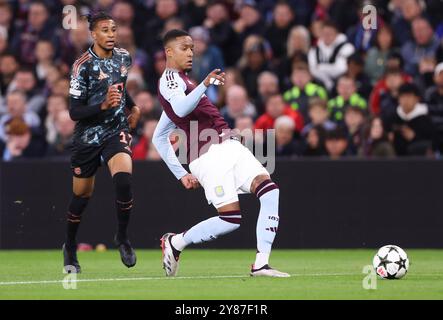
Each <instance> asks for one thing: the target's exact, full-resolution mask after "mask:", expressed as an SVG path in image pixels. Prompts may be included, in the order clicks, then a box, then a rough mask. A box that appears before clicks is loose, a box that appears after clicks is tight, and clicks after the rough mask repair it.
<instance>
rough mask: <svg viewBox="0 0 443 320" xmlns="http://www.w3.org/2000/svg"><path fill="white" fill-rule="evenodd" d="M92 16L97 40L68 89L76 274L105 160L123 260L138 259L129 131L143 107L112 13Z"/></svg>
mask: <svg viewBox="0 0 443 320" xmlns="http://www.w3.org/2000/svg"><path fill="white" fill-rule="evenodd" d="M88 21H89V28H90V31H91V35H92V38H93V40H94V43H93V45H92V46H91V47H90V48H89V49H88V51H86V52H85V53H84V54H83V55H81V56H80V57H79V58H78V59H77V60H76V61H75V63H74V64H73V66H72V70H71V85H70V90H69V95H70V106H69V112H70V115H71V118H72V120H74V121H76V126H75V131H74V139H73V140H74V141H73V147H72V157H71V168H72V174H73V196H72V199H71V202H70V204H69V209H68V215H67V230H66V232H67V234H66V242H65V244H64V245H63V256H64V266H65V270H66V271H67V272H75V273H79V272H81V268H80V265H79V262H78V259H77V253H76V249H77V242H76V234H77V230H78V227H79V225H80V221H81V218H82V213H83V211H84V210H85V208H86V206H87V204H88V201H89V198H90V197H91V195H92V192H93V190H94V177H95V173H96V171H97V169H98V167H99V166H100V165H101V163H102V161H103V163H104V164H106V165H107V166H108V168H109V171H110V173H111V175H112V181H113V184H114V187H115V194H116V199H115V201H116V207H117V220H118V228H117V233H116V235H115V237H114V242H115V244H116V246H117V247H118V249H119V252H120V256H121V260H122V262H123V264H124V265H126V266H127V267H128V268H130V267H133V266H134V265H135V263H136V255H135V252H134V250H133V248H132V246H131V244H130V242H129V239H128V235H127V226H128V223H129V217H130V215H131V208H132V205H133V197H132V190H131V175H132V158H131V148H130V146H131V135H130V133H129V131H130V129H131V128H134V127H135V126H136V124H137V121H138V119H139V117H140V110H139V108H138V107H137V106H135V104H134V102H133V101H132V99H131V97H130V96H129V95H128V93H127V92H126V88H125V86H126V80H127V77H128V71H129V68H130V67H131V56H130V55H129V53H128V51H126V50H125V49H120V48H117V47H115V40H116V30H117V26H116V24H115V22H114V20H113V19H112V17H111V16H109V15H108V14H106V13H104V12H99V13H96V14H94V15H92V16H91V15H90V16H88ZM125 109H128V110H125ZM127 113H129V115H128V116H127ZM98 227H99V226H98Z"/></svg>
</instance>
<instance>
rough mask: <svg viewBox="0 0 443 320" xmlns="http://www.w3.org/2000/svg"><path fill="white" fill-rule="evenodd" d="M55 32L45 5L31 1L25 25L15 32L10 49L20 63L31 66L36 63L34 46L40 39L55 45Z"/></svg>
mask: <svg viewBox="0 0 443 320" xmlns="http://www.w3.org/2000/svg"><path fill="white" fill-rule="evenodd" d="M55 30H56V28H55V27H54V25H53V24H52V23H51V21H50V15H49V10H48V7H47V5H46V3H45V2H44V1H42V0H36V1H32V2H31V4H30V5H29V13H28V19H27V23H26V25H25V26H24V27H23V28H21V29H19V30H18V31H17V33H16V34H15V36H14V38H13V39H12V43H11V47H12V49H13V50H14V51H15V52H16V53H17V56H18V57H19V59H20V61H21V62H22V63H24V64H26V65H28V66H31V65H33V64H34V63H35V62H36V61H37V59H36V56H35V46H36V45H37V42H38V41H39V40H40V39H47V40H49V41H52V42H54V44H56V40H57V39H56V36H55Z"/></svg>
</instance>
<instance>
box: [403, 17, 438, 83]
mask: <svg viewBox="0 0 443 320" xmlns="http://www.w3.org/2000/svg"><path fill="white" fill-rule="evenodd" d="M412 34H413V40H410V41H408V42H406V43H405V44H404V45H403V47H402V48H401V53H402V55H403V59H404V60H405V62H406V64H405V71H406V72H407V73H409V74H410V75H412V76H416V75H418V66H419V63H420V60H421V59H422V58H424V57H434V56H435V53H436V52H437V49H438V46H439V44H440V42H439V40H438V38H437V36H436V35H434V30H433V29H432V26H431V24H430V23H429V21H427V20H426V19H424V18H416V19H414V21H413V22H412Z"/></svg>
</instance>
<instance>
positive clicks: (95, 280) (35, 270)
mask: <svg viewBox="0 0 443 320" xmlns="http://www.w3.org/2000/svg"><path fill="white" fill-rule="evenodd" d="M375 252H376V250H367V249H365V250H274V252H273V254H272V257H271V262H272V263H271V265H273V266H274V267H275V268H278V269H281V270H282V271H286V272H289V273H290V274H291V275H292V277H291V278H286V279H270V278H251V277H249V276H248V271H249V266H250V264H251V262H252V261H253V259H254V255H255V252H254V250H202V249H188V250H186V251H185V252H184V253H183V255H182V259H181V265H180V270H179V276H178V277H177V278H166V277H165V276H164V273H163V269H162V268H161V252H160V251H159V250H138V251H137V256H138V263H137V266H136V267H134V268H132V269H127V268H126V267H124V266H123V265H122V263H121V262H120V258H119V255H118V252H117V251H115V250H109V251H106V252H80V253H79V260H80V263H81V266H82V269H83V273H82V274H80V275H79V276H78V279H79V280H80V281H79V282H77V283H76V284H77V289H75V290H66V289H64V288H63V284H62V281H63V278H64V276H65V275H64V274H63V273H62V256H61V251H55V250H48V251H43V250H42V251H39V250H34V251H0V299H167V300H175V299H180V300H181V299H191V300H192V299H220V300H225V299H264V300H268V299H443V272H442V270H443V251H442V250H407V253H408V255H409V259H410V261H411V266H410V268H409V273H408V274H407V275H406V277H405V278H403V279H401V280H381V279H377V282H376V285H377V289H375V290H366V289H364V288H363V285H362V284H363V280H364V278H365V276H366V275H365V274H363V273H362V271H363V267H364V266H365V265H368V264H370V263H371V261H372V257H373V255H374V254H375Z"/></svg>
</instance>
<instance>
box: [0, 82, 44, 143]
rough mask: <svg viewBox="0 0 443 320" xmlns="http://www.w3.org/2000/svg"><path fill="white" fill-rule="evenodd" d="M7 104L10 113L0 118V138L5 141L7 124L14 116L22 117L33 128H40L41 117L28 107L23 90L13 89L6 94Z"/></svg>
mask: <svg viewBox="0 0 443 320" xmlns="http://www.w3.org/2000/svg"><path fill="white" fill-rule="evenodd" d="M6 104H7V108H8V113H6V114H5V115H3V116H2V117H1V118H0V140H3V141H5V139H6V131H5V126H6V123H8V122H9V121H10V120H11V119H13V118H21V119H23V121H25V123H26V125H27V126H28V127H29V128H31V129H33V130H38V129H39V127H40V118H39V117H38V115H37V114H36V113H35V112H34V111H31V110H27V109H26V96H25V94H24V93H23V92H21V91H12V92H10V93H8V95H7V96H6Z"/></svg>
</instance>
